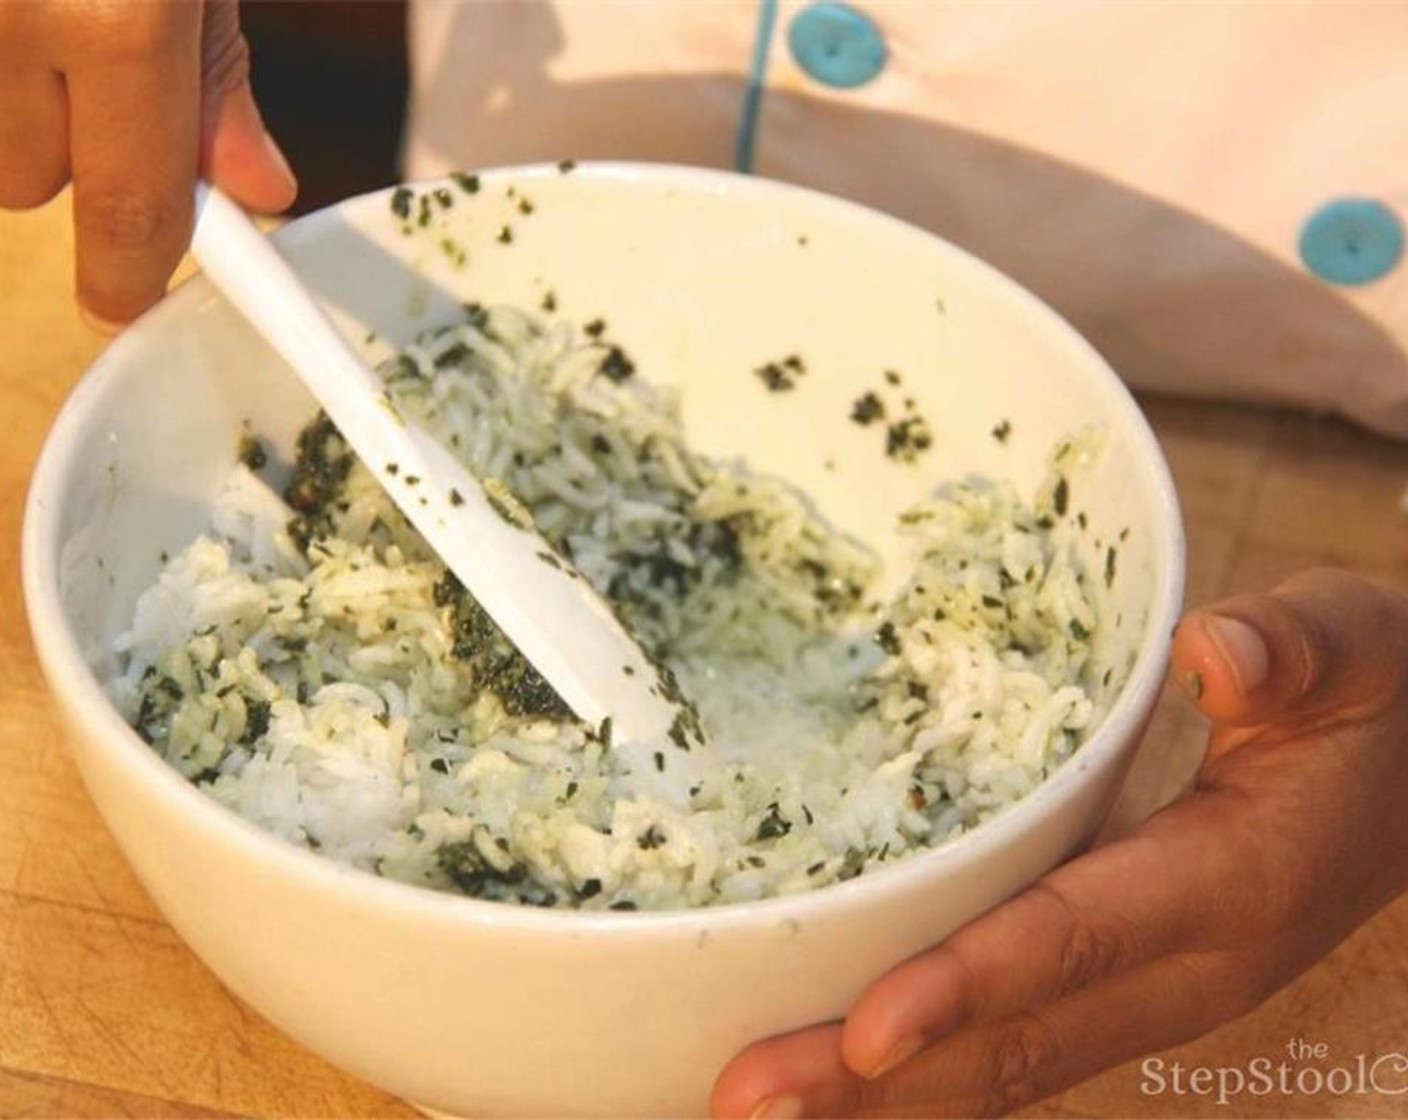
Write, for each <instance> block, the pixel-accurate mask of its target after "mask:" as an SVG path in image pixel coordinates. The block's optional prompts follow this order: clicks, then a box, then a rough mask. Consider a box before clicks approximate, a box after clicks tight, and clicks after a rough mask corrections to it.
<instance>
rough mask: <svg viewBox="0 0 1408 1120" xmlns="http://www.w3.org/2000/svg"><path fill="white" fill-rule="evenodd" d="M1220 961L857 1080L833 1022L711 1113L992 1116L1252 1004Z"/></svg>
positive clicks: (731, 1087)
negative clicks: (876, 1076)
mask: <svg viewBox="0 0 1408 1120" xmlns="http://www.w3.org/2000/svg"><path fill="white" fill-rule="evenodd" d="M1244 989H1250V985H1243V984H1242V983H1241V981H1240V980H1239V979H1237V977H1236V973H1235V970H1233V969H1231V968H1228V967H1226V966H1225V964H1224V963H1223V958H1221V957H1218V956H1209V957H1190V956H1177V957H1166V958H1164V959H1162V960H1160V961H1157V962H1155V963H1153V964H1151V965H1148V966H1146V967H1144V968H1141V969H1138V970H1135V971H1133V972H1129V973H1125V974H1123V975H1121V976H1119V977H1117V978H1115V979H1113V980H1110V981H1107V982H1106V983H1104V984H1100V985H1097V986H1095V987H1093V988H1088V989H1085V990H1084V991H1081V992H1078V993H1076V994H1074V995H1072V996H1069V997H1067V998H1066V999H1063V1000H1060V1001H1058V1002H1056V1003H1054V1004H1051V1005H1048V1006H1046V1007H1043V1008H1041V1009H1039V1010H1035V1011H1030V1012H1024V1013H1021V1014H1019V1015H1015V1016H1009V1017H1007V1018H1005V1019H1000V1020H997V1021H995V1022H991V1023H983V1024H980V1025H978V1026H975V1027H973V1028H970V1029H969V1030H966V1031H962V1032H960V1033H959V1034H956V1035H954V1036H952V1037H950V1038H947V1039H944V1040H943V1041H941V1042H938V1043H935V1044H934V1045H932V1046H930V1047H928V1048H926V1049H925V1050H923V1051H920V1052H919V1053H917V1054H914V1055H911V1057H910V1058H909V1059H908V1060H907V1061H905V1062H904V1063H902V1064H901V1065H900V1066H898V1067H896V1068H895V1069H894V1070H892V1071H891V1072H889V1073H888V1074H886V1075H885V1076H883V1077H881V1078H878V1079H874V1080H867V1079H865V1078H863V1077H860V1076H858V1075H857V1074H855V1073H854V1072H852V1071H851V1070H850V1068H849V1067H848V1066H847V1065H846V1064H845V1062H844V1061H842V1059H841V1057H840V1053H839V1050H840V1037H839V1032H838V1030H837V1029H836V1028H835V1026H827V1027H817V1028H813V1029H811V1030H808V1031H802V1032H799V1033H797V1034H795V1035H788V1036H786V1037H783V1038H778V1039H770V1040H768V1041H766V1042H763V1043H759V1044H758V1045H757V1046H754V1047H751V1048H750V1049H749V1050H747V1051H745V1052H744V1053H743V1054H742V1055H740V1056H739V1057H738V1058H737V1059H735V1060H734V1062H732V1063H731V1064H730V1065H729V1066H728V1068H727V1069H726V1070H725V1071H724V1073H723V1074H722V1075H721V1076H720V1078H719V1081H718V1084H717V1085H716V1087H715V1090H714V1095H713V1098H712V1101H711V1107H712V1109H713V1112H714V1115H716V1116H768V1117H800V1116H851V1115H866V1116H913V1115H919V1114H923V1115H931V1116H995V1115H1002V1114H1005V1113H1007V1112H1010V1111H1012V1110H1013V1109H1016V1108H1020V1107H1022V1106H1023V1105H1026V1104H1030V1103H1032V1102H1033V1101H1037V1100H1040V1099H1042V1098H1043V1097H1047V1096H1050V1095H1051V1094H1053V1093H1057V1092H1060V1091H1061V1090H1062V1089H1065V1088H1067V1087H1069V1086H1071V1085H1074V1084H1076V1083H1078V1082H1080V1081H1083V1080H1085V1079H1086V1078H1088V1077H1090V1076H1093V1075H1094V1074H1095V1073H1097V1072H1099V1071H1101V1070H1104V1069H1108V1068H1109V1067H1111V1066H1114V1065H1118V1064H1120V1063H1121V1062H1124V1061H1127V1060H1129V1059H1130V1058H1133V1057H1137V1056H1138V1055H1140V1054H1146V1053H1149V1052H1151V1051H1154V1050H1162V1049H1165V1048H1167V1047H1170V1046H1174V1045H1177V1044H1178V1043H1180V1042H1184V1041H1187V1040H1188V1039H1190V1038H1195V1037H1197V1036H1198V1035H1200V1034H1202V1033H1204V1032H1205V1031H1207V1030H1210V1029H1212V1027H1214V1026H1215V1025H1217V1024H1218V1023H1219V1022H1222V1021H1223V1020H1224V1019H1226V1018H1230V1017H1232V1016H1234V1015H1236V1014H1238V1013H1240V1012H1241V1011H1245V1010H1247V1009H1248V1008H1250V1007H1251V1006H1253V1005H1254V1003H1255V1001H1256V995H1258V994H1260V993H1256V994H1253V995H1248V994H1247V993H1246V991H1244Z"/></svg>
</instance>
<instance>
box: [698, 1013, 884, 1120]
mask: <svg viewBox="0 0 1408 1120" xmlns="http://www.w3.org/2000/svg"><path fill="white" fill-rule="evenodd" d="M856 1080H858V1079H857V1078H856V1077H855V1075H854V1074H852V1073H851V1072H850V1070H848V1069H847V1068H846V1065H845V1063H844V1062H843V1061H842V1060H841V1024H839V1023H824V1024H821V1025H819V1026H815V1027H808V1028H807V1029H806V1030H801V1031H796V1032H794V1033H792V1034H786V1035H779V1036H778V1037H777V1038H769V1039H765V1040H763V1041H762V1042H759V1043H755V1044H754V1045H752V1046H750V1047H748V1049H747V1050H745V1051H743V1053H741V1054H739V1055H738V1056H737V1057H736V1058H734V1059H733V1061H731V1062H730V1063H729V1064H728V1066H727V1067H726V1068H725V1069H724V1071H723V1072H722V1073H721V1074H720V1075H719V1077H718V1079H717V1080H716V1081H715V1083H714V1091H713V1094H712V1095H711V1096H710V1099H709V1112H710V1114H711V1115H713V1116H748V1117H754V1118H758V1120H761V1118H763V1117H767V1118H768V1120H789V1118H793V1117H798V1116H802V1115H804V1110H805V1108H806V1102H807V1101H822V1100H830V1099H833V1098H835V1097H836V1096H837V1095H838V1094H840V1093H842V1092H843V1091H842V1090H841V1089H840V1086H842V1085H845V1084H847V1083H849V1082H851V1081H856ZM813 1115H826V1114H825V1113H814V1114H813Z"/></svg>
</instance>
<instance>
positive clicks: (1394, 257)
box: [1300, 198, 1403, 284]
mask: <svg viewBox="0 0 1408 1120" xmlns="http://www.w3.org/2000/svg"><path fill="white" fill-rule="evenodd" d="M1402 258H1403V222H1402V221H1401V220H1400V219H1399V217H1398V215H1397V214H1395V213H1394V212H1393V211H1392V210H1390V209H1389V208H1388V207H1387V206H1385V205H1384V204H1383V203H1382V202H1380V201H1378V200H1377V199H1374V198H1337V199H1335V200H1334V201H1333V202H1327V203H1326V204H1325V205H1324V206H1322V207H1320V209H1319V210H1317V211H1315V213H1314V214H1312V215H1311V216H1310V218H1309V220H1308V221H1307V222H1306V223H1305V226H1304V228H1303V229H1302V230H1301V231H1300V259H1301V260H1302V261H1303V262H1305V267H1306V268H1308V269H1310V271H1311V272H1313V273H1315V275H1316V276H1318V277H1320V279H1321V280H1328V281H1329V282H1330V283H1331V284H1367V283H1369V282H1370V281H1371V280H1377V279H1378V278H1379V277H1380V276H1386V275H1388V273H1390V272H1392V271H1393V270H1394V268H1395V267H1396V266H1397V264H1398V262H1399V261H1400V260H1401V259H1402Z"/></svg>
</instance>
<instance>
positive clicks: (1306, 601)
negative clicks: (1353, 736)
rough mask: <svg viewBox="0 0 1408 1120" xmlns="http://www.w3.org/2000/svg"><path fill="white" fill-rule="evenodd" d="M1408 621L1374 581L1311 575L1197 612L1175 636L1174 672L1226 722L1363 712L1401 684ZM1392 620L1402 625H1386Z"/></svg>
mask: <svg viewBox="0 0 1408 1120" xmlns="http://www.w3.org/2000/svg"><path fill="white" fill-rule="evenodd" d="M1406 618H1408V611H1405V608H1404V605H1403V601H1402V600H1401V599H1400V598H1399V597H1398V596H1396V595H1394V594H1393V593H1391V592H1389V591H1387V590H1386V589H1384V588H1381V587H1379V586H1377V585H1375V584H1373V583H1370V582H1368V581H1367V580H1363V579H1360V578H1358V577H1356V576H1352V575H1349V574H1348V573H1345V572H1336V571H1328V570H1325V571H1314V572H1307V573H1304V574H1303V575H1300V576H1297V577H1295V578H1294V579H1291V580H1288V581H1287V582H1286V583H1283V584H1282V585H1281V586H1280V587H1278V588H1277V589H1276V590H1275V591H1274V592H1272V593H1271V594H1270V595H1248V596H1241V597H1238V598H1235V599H1228V600H1225V601H1223V602H1221V603H1218V604H1215V605H1213V606H1211V607H1208V608H1206V609H1204V610H1201V611H1198V612H1196V613H1194V614H1192V615H1191V616H1189V617H1188V618H1187V619H1186V620H1185V621H1184V622H1183V623H1182V624H1181V625H1180V626H1179V628H1178V633H1177V634H1176V635H1175V637H1174V645H1173V663H1174V668H1175V674H1176V676H1177V678H1178V680H1179V681H1180V683H1181V684H1182V685H1183V687H1184V691H1185V692H1187V693H1188V695H1189V696H1190V698H1191V699H1193V701H1194V702H1195V703H1196V704H1197V705H1198V707H1199V708H1201V709H1202V711H1203V712H1204V713H1205V714H1206V715H1208V716H1210V717H1211V718H1212V719H1213V720H1214V722H1215V723H1218V724H1222V725H1224V726H1229V727H1241V728H1245V727H1259V726H1264V725H1266V724H1269V723H1273V722H1276V721H1278V720H1280V721H1285V722H1288V723H1294V724H1299V725H1300V726H1302V727H1303V726H1304V725H1305V723H1306V721H1308V720H1313V719H1316V718H1318V717H1323V716H1326V715H1329V714H1333V715H1334V716H1335V717H1337V718H1346V717H1348V718H1356V717H1364V716H1367V715H1370V714H1372V713H1373V712H1375V711H1379V710H1382V709H1383V707H1384V705H1385V704H1387V703H1388V702H1390V701H1391V700H1392V698H1393V697H1394V696H1395V695H1396V694H1397V693H1399V692H1400V691H1401V690H1402V688H1403V672H1402V666H1403V665H1404V664H1405V663H1406V662H1408V626H1405V625H1403V622H1404V620H1405V619H1406ZM1390 619H1397V620H1399V622H1400V625H1397V626H1390V625H1387V623H1388V621H1389V620H1390Z"/></svg>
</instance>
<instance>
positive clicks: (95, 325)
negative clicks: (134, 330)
mask: <svg viewBox="0 0 1408 1120" xmlns="http://www.w3.org/2000/svg"><path fill="white" fill-rule="evenodd" d="M78 316H79V318H80V319H82V320H83V322H84V323H86V324H87V326H88V329H89V330H91V331H96V332H97V333H98V334H101V335H104V336H106V337H107V338H112V336H113V335H115V334H117V333H118V332H119V331H121V330H122V329H123V328H124V327H125V326H126V324H125V323H112V322H109V321H108V320H107V319H104V318H103V317H102V316H101V315H95V314H94V313H93V312H91V311H89V310H88V308H86V307H84V306H83V305H82V304H81V303H80V304H79V305H78Z"/></svg>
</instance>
